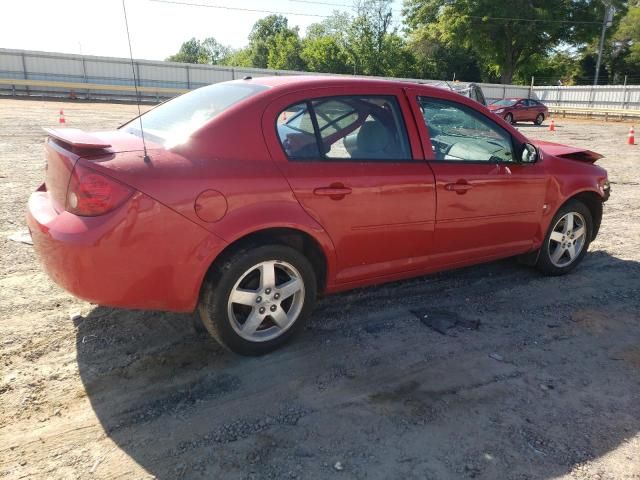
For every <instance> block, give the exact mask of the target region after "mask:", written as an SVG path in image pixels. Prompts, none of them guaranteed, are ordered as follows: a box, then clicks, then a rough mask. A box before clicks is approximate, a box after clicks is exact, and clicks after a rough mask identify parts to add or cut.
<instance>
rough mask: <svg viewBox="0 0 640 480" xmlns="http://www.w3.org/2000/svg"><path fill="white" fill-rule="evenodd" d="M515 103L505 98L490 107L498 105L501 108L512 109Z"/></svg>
mask: <svg viewBox="0 0 640 480" xmlns="http://www.w3.org/2000/svg"><path fill="white" fill-rule="evenodd" d="M515 103H516V101H515V100H512V99H510V98H505V99H503V100H498V101H497V102H493V103H492V105H499V106H501V107H512V106H513V105H514V104H515Z"/></svg>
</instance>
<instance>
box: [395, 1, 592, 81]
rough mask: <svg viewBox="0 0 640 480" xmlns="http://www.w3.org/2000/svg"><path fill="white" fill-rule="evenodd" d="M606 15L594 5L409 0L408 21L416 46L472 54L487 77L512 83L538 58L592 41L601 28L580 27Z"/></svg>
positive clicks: (571, 2) (406, 12) (406, 13)
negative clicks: (436, 46) (562, 46)
mask: <svg viewBox="0 0 640 480" xmlns="http://www.w3.org/2000/svg"><path fill="white" fill-rule="evenodd" d="M603 12H604V6H603V4H602V3H601V2H599V1H595V0H571V1H560V0H536V1H531V0H448V1H447V2H443V1H441V0H405V9H404V16H405V20H406V23H407V26H408V29H409V31H410V32H411V35H412V38H413V39H414V41H417V40H419V39H424V40H425V41H427V42H438V43H439V44H440V45H443V46H446V47H454V46H455V47H458V48H460V47H461V48H463V49H469V50H472V51H473V52H474V53H475V55H476V56H477V57H478V59H479V60H480V61H481V63H482V64H483V65H484V66H485V71H486V73H485V75H487V76H489V77H490V76H499V78H500V81H501V82H502V83H511V82H512V81H513V79H514V76H515V75H516V72H517V71H519V70H520V69H522V68H523V67H526V66H527V65H529V64H530V63H531V62H533V61H534V57H535V56H536V55H539V54H542V55H547V54H548V52H549V51H550V50H551V49H552V48H554V47H556V46H557V45H558V44H559V43H560V42H577V41H582V40H584V39H586V38H592V37H593V35H594V34H596V33H597V31H598V26H597V24H596V23H593V24H591V23H579V22H590V21H593V22H596V21H597V20H599V19H601V18H602V15H603ZM564 22H566V23H564Z"/></svg>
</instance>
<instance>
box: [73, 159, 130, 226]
mask: <svg viewBox="0 0 640 480" xmlns="http://www.w3.org/2000/svg"><path fill="white" fill-rule="evenodd" d="M132 194H133V189H132V188H130V187H127V186H126V185H123V184H122V183H120V182H118V181H117V180H114V179H112V178H109V177H107V176H106V175H102V174H100V173H98V172H96V171H94V170H91V169H90V168H88V167H85V166H83V165H76V166H75V168H74V169H73V174H72V175H71V180H70V181H69V188H68V189H67V206H66V210H67V211H68V212H71V213H73V214H75V215H80V216H83V217H95V216H97V215H103V214H105V213H108V212H110V211H112V210H114V209H116V208H117V207H119V206H120V205H122V204H123V203H124V202H125V201H126V200H127V199H128V198H129V197H130V196H131V195H132Z"/></svg>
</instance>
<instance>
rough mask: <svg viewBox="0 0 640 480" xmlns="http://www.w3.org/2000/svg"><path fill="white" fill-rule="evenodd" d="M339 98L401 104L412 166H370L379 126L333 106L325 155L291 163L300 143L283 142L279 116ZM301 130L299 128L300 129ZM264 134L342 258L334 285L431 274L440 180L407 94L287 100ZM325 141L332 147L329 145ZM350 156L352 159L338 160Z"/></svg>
mask: <svg viewBox="0 0 640 480" xmlns="http://www.w3.org/2000/svg"><path fill="white" fill-rule="evenodd" d="M340 96H358V97H366V96H390V97H393V98H395V101H396V102H397V104H398V105H399V112H400V118H401V119H402V120H403V122H404V126H403V128H406V130H407V134H408V135H407V137H408V142H409V145H408V147H409V148H410V150H409V151H408V153H407V155H408V156H407V157H406V160H404V161H397V160H394V159H393V158H382V157H384V156H380V157H381V158H378V159H369V158H367V156H368V155H370V154H369V150H368V149H367V147H368V145H372V144H377V143H378V141H379V138H378V137H379V136H378V131H377V130H376V128H378V127H379V126H378V127H376V126H374V125H367V127H368V128H366V129H365V128H364V124H365V123H369V120H372V119H370V118H368V117H367V120H364V118H363V115H360V114H356V115H350V114H349V112H346V113H343V112H340V107H339V105H337V106H336V104H335V102H334V103H332V104H331V108H327V109H326V111H324V112H322V115H318V116H317V118H316V120H315V123H316V124H317V125H318V127H316V128H318V129H320V130H321V134H320V135H318V137H319V138H318V142H319V144H320V145H321V146H320V148H316V149H313V148H312V149H309V148H304V149H300V151H301V152H303V153H304V155H305V156H304V158H303V159H299V160H290V159H288V158H287V155H290V156H291V150H292V149H293V146H294V145H293V143H294V142H289V141H287V140H285V139H284V137H285V136H288V135H289V134H288V133H287V128H288V127H287V125H285V126H284V127H283V126H282V125H280V126H279V127H278V128H279V130H278V133H276V125H275V123H276V119H280V120H279V121H280V122H282V120H281V119H282V118H283V116H282V115H281V112H283V111H284V110H285V109H287V108H288V107H290V106H291V105H296V104H298V105H299V104H300V103H305V102H307V105H308V106H309V105H311V108H312V109H316V108H318V107H317V105H318V104H320V103H321V101H322V100H323V99H327V98H329V97H336V98H337V97H340ZM327 105H328V102H327ZM387 110H389V109H387ZM296 114H297V115H299V113H296ZM364 117H366V116H364ZM289 118H290V116H289ZM353 119H356V120H353ZM312 120H313V118H312ZM363 120H364V123H361V122H363ZM296 121H297V120H296ZM354 121H355V122H356V123H353V122H354ZM332 122H335V126H333V125H334V123H332ZM299 123H300V125H302V124H304V122H299ZM371 123H375V122H371ZM300 125H297V124H296V128H298V127H299V126H300ZM327 125H328V126H327ZM299 130H303V129H300V128H299ZM336 130H339V131H336ZM341 130H344V132H347V133H348V135H347V136H345V137H343V138H342V139H340V140H337V141H336V138H339V137H340V136H341V135H342V134H343V133H344V132H342V131H341ZM364 130H367V133H366V135H365V134H362V135H363V136H368V138H369V139H370V141H369V142H365V143H366V144H363V142H362V141H360V142H359V141H358V140H359V138H360V133H359V132H360V131H364ZM263 132H264V135H265V140H266V142H267V146H268V148H269V152H270V154H271V156H272V158H273V159H274V161H275V162H276V164H277V165H278V167H279V168H280V170H281V171H282V173H283V175H284V176H285V177H286V178H287V180H288V182H289V184H290V185H291V188H292V190H293V192H294V194H295V196H296V198H297V200H298V202H299V203H300V204H301V205H302V207H303V208H304V209H305V211H306V212H307V213H308V214H309V215H311V216H312V217H313V218H314V219H315V220H316V221H317V222H318V223H320V224H321V225H322V226H323V228H324V229H325V230H326V232H327V233H328V234H329V236H330V237H331V240H332V241H333V244H334V247H335V251H336V257H337V268H336V272H337V273H336V277H335V279H333V281H334V282H335V283H338V284H340V283H348V282H353V281H357V280H362V279H365V278H371V277H378V276H384V275H389V274H393V273H399V272H404V271H410V270H416V269H421V268H425V266H426V265H427V264H428V260H429V254H430V252H431V251H432V246H433V231H434V225H435V214H436V197H435V180H434V176H433V172H432V171H431V168H430V167H429V165H428V163H427V162H425V161H424V159H423V154H422V147H421V143H420V141H419V136H418V132H417V129H416V125H415V122H414V120H413V117H412V116H411V110H410V107H409V103H408V102H407V100H406V98H405V97H404V95H403V92H402V89H399V88H389V87H381V86H373V87H369V86H367V87H362V88H357V89H356V87H348V88H347V87H340V88H331V89H317V90H306V91H304V92H299V93H296V94H289V95H286V96H283V97H281V98H279V99H278V100H276V101H274V102H273V103H272V104H270V105H269V106H268V107H267V109H266V110H265V113H264V115H263ZM298 133H301V132H298ZM293 135H296V134H293ZM281 137H282V138H283V143H282V144H281V142H280V138H281ZM294 138H295V137H294ZM325 139H328V140H327V141H328V142H329V143H330V145H329V144H327V145H325V143H324V141H325ZM283 144H284V145H285V148H284V149H283ZM285 151H286V153H285ZM318 151H321V153H318ZM392 151H393V150H392ZM313 152H316V153H313ZM344 156H348V157H350V158H336V157H344ZM319 157H324V158H319Z"/></svg>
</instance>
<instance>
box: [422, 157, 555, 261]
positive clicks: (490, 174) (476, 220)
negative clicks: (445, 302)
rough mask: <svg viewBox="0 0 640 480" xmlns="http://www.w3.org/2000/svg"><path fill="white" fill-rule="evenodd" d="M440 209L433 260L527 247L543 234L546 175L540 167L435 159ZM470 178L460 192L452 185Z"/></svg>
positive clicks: (506, 252) (508, 252)
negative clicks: (451, 185)
mask: <svg viewBox="0 0 640 480" xmlns="http://www.w3.org/2000/svg"><path fill="white" fill-rule="evenodd" d="M431 168H432V169H433V171H434V174H435V177H436V194H437V198H438V210H437V213H436V233H435V242H434V251H433V254H434V255H433V258H432V261H433V264H434V265H439V264H443V265H445V264H452V263H458V262H465V261H469V260H473V259H480V258H482V257H488V256H495V255H501V254H503V253H504V256H508V255H511V254H515V253H519V252H523V251H526V250H527V249H528V248H529V247H530V246H531V245H532V242H533V238H534V236H535V234H536V232H537V229H538V226H539V223H540V218H541V216H542V206H543V201H544V192H545V190H546V186H545V176H544V172H543V171H542V169H541V168H540V166H539V165H536V164H530V165H519V164H510V165H507V164H498V163H490V164H481V163H471V162H468V163H467V162H455V163H454V162H438V161H434V162H431ZM461 182H466V183H468V184H469V185H470V186H471V188H470V189H468V190H466V191H463V192H460V191H455V190H451V189H448V188H447V185H450V184H455V183H461Z"/></svg>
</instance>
